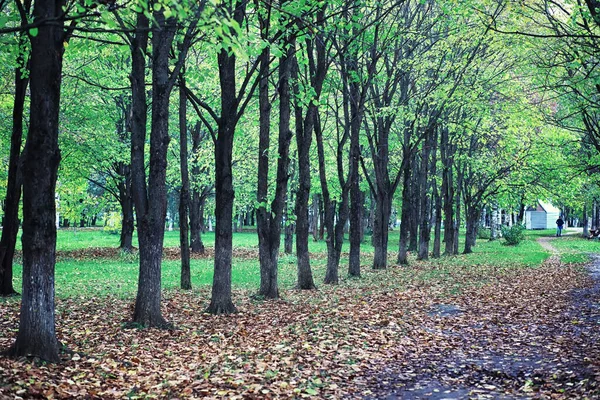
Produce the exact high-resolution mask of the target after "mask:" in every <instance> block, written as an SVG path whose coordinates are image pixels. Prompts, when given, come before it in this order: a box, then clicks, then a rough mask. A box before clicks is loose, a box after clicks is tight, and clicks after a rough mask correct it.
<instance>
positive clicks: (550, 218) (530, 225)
mask: <svg viewBox="0 0 600 400" xmlns="http://www.w3.org/2000/svg"><path fill="white" fill-rule="evenodd" d="M559 216H560V210H559V209H558V208H556V207H554V206H553V205H552V204H550V203H544V202H542V201H539V200H538V204H537V208H536V209H531V210H527V211H526V212H525V226H526V227H527V229H553V228H556V220H557V219H558V217H559Z"/></svg>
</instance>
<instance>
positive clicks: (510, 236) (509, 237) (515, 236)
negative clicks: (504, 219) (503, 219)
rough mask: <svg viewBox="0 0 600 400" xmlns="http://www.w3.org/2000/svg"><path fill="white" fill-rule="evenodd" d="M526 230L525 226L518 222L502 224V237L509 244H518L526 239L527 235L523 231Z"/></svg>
mask: <svg viewBox="0 0 600 400" xmlns="http://www.w3.org/2000/svg"><path fill="white" fill-rule="evenodd" d="M524 230H525V226H524V225H521V224H516V225H513V226H510V227H509V226H502V228H501V232H502V237H503V238H504V240H505V243H506V244H507V245H509V246H516V245H518V244H519V243H521V242H522V241H523V239H525V235H524V234H523V231H524Z"/></svg>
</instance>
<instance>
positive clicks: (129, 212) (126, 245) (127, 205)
mask: <svg viewBox="0 0 600 400" xmlns="http://www.w3.org/2000/svg"><path fill="white" fill-rule="evenodd" d="M119 175H120V176H121V177H122V180H121V181H120V182H119V184H118V189H119V204H120V205H121V215H122V216H123V218H122V221H121V235H120V238H119V248H120V249H121V250H122V251H125V252H127V253H131V251H132V250H133V230H134V229H135V226H134V222H133V198H132V194H131V168H130V166H129V165H127V164H125V163H120V165H119Z"/></svg>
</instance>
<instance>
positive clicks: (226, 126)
mask: <svg viewBox="0 0 600 400" xmlns="http://www.w3.org/2000/svg"><path fill="white" fill-rule="evenodd" d="M235 61H236V58H235V54H230V52H229V51H228V50H226V49H222V50H221V51H220V52H219V55H218V64H219V82H220V85H221V118H220V120H219V124H218V134H217V140H216V145H215V217H216V227H215V261H214V265H215V272H214V276H213V285H212V295H211V301H210V305H209V306H208V310H207V311H208V312H209V313H211V314H216V315H218V314H230V313H233V312H235V311H236V308H235V306H234V305H233V301H232V298H231V256H232V248H233V244H232V238H233V236H232V235H233V232H232V222H233V201H234V191H233V180H232V178H233V175H232V155H233V137H234V133H235V126H236V123H237V120H236V118H237V117H236V114H237V106H238V104H237V99H236V85H235V73H236V72H235V63H236V62H235Z"/></svg>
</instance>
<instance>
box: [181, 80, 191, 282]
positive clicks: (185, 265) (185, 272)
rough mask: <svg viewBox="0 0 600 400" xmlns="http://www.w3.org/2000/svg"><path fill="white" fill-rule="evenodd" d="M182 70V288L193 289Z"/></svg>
mask: <svg viewBox="0 0 600 400" xmlns="http://www.w3.org/2000/svg"><path fill="white" fill-rule="evenodd" d="M183 75H184V73H183V72H182V73H181V75H180V77H179V81H180V85H179V163H180V167H181V191H180V193H179V247H180V248H181V288H182V289H184V290H191V289H192V276H191V271H190V241H189V231H190V226H189V222H188V209H189V203H190V179H189V174H188V146H187V145H188V137H187V115H186V114H187V112H186V111H187V97H186V94H185V78H184V76H183Z"/></svg>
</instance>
